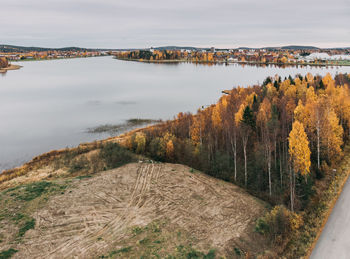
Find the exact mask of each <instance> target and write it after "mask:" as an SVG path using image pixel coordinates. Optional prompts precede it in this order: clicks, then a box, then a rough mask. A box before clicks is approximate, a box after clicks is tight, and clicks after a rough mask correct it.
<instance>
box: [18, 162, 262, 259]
mask: <svg viewBox="0 0 350 259" xmlns="http://www.w3.org/2000/svg"><path fill="white" fill-rule="evenodd" d="M264 211H265V209H264V203H263V202H261V201H259V200H257V199H255V198H254V197H252V196H250V195H249V194H247V193H246V192H244V191H243V190H242V189H240V188H239V187H237V186H235V185H233V184H230V183H227V182H224V181H221V180H217V179H215V178H211V177H209V176H206V175H204V174H202V173H199V172H196V171H193V170H192V169H190V168H188V167H186V166H183V165H175V164H161V163H157V164H155V163H132V164H128V165H126V166H123V167H121V168H118V169H114V170H110V171H105V172H101V173H99V174H97V175H95V176H93V177H91V178H84V179H74V180H73V181H72V183H71V185H70V187H69V188H68V189H67V190H66V191H65V192H64V194H61V195H55V196H53V197H51V198H50V199H49V201H48V203H47V205H46V206H45V207H44V208H42V209H40V210H38V211H37V212H35V213H34V214H33V215H32V217H33V218H34V219H35V222H36V224H35V228H34V229H32V230H29V231H27V232H26V234H25V235H24V237H23V239H22V241H21V243H20V244H18V246H17V247H16V249H17V250H18V252H17V253H16V254H14V256H13V258H97V257H101V256H103V255H105V254H108V256H109V257H112V258H114V257H120V258H140V256H145V258H148V257H147V256H151V255H152V256H155V254H157V255H158V256H160V257H161V258H163V257H165V256H167V255H172V254H174V253H181V252H183V251H185V250H186V249H187V247H191V249H196V250H199V251H202V252H208V251H209V249H216V254H217V256H219V255H220V256H224V255H225V256H229V255H231V256H232V254H235V253H236V254H237V253H240V252H246V251H249V253H250V254H256V253H258V252H260V251H262V250H263V246H264V244H263V242H262V240H261V237H259V236H258V235H257V234H255V233H254V232H253V229H254V222H255V220H256V219H257V217H259V216H261V215H262V214H263V213H264ZM177 255H178V254H177ZM229 258H230V256H229ZM231 258H232V257H231Z"/></svg>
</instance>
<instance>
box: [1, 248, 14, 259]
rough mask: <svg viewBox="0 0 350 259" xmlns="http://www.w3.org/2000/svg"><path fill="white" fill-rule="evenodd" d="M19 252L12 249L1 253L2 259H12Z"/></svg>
mask: <svg viewBox="0 0 350 259" xmlns="http://www.w3.org/2000/svg"><path fill="white" fill-rule="evenodd" d="M17 252H18V250H16V249H13V248H10V249H8V250H5V251H2V252H0V259H7V258H11V257H12V256H13V255H14V254H15V253H17Z"/></svg>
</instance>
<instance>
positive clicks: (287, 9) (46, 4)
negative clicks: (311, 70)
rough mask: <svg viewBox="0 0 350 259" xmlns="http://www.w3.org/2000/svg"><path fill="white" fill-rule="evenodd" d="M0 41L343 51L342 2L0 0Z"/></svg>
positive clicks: (345, 6) (347, 42) (349, 37)
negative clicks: (306, 47) (330, 48)
mask: <svg viewBox="0 0 350 259" xmlns="http://www.w3.org/2000/svg"><path fill="white" fill-rule="evenodd" d="M1 1H2V2H3V3H1V16H0V35H1V38H0V40H1V43H8V44H17V45H36V46H49V47H63V46H72V45H76V46H82V47H105V48H128V47H149V46H160V45H191V46H218V47H220V46H221V47H238V46H267V45H270V46H272V45H284V44H312V45H317V46H321V47H327V46H350V27H349V24H350V18H349V17H350V16H349V15H348V14H349V13H350V1H349V0H333V1H327V0H307V1H305V0H294V1H287V0H215V1H213V0H177V1H168V0H147V1H141V0H128V1H125V0H123V1H122V0H46V1H42V0H40V1H39V0H11V1H5V0H1Z"/></svg>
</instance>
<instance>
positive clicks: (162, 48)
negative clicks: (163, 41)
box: [154, 46, 200, 50]
mask: <svg viewBox="0 0 350 259" xmlns="http://www.w3.org/2000/svg"><path fill="white" fill-rule="evenodd" d="M154 49H157V50H166V49H167V50H180V49H186V50H197V49H200V48H196V47H181V46H163V47H156V48H154Z"/></svg>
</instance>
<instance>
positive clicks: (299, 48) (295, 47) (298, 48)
mask: <svg viewBox="0 0 350 259" xmlns="http://www.w3.org/2000/svg"><path fill="white" fill-rule="evenodd" d="M281 49H297V50H304V49H320V48H317V47H314V46H297V45H290V46H283V47H281Z"/></svg>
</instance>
